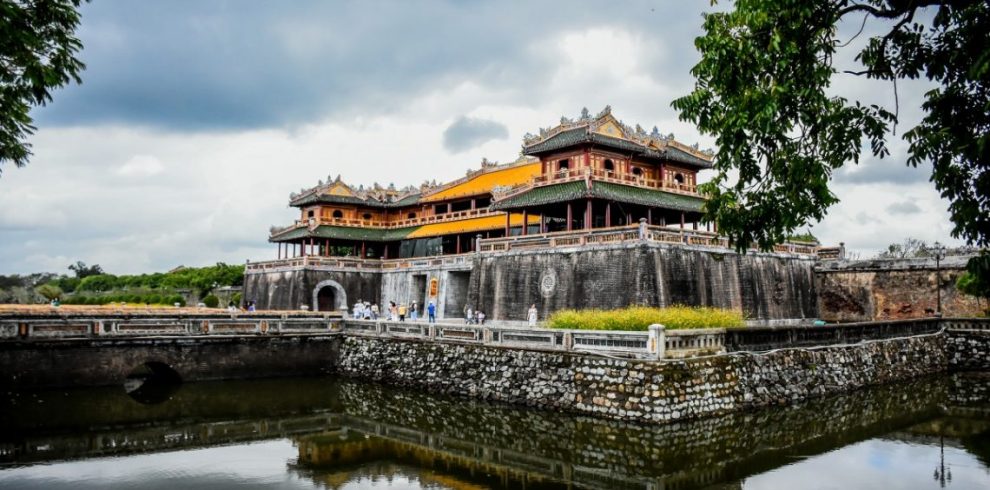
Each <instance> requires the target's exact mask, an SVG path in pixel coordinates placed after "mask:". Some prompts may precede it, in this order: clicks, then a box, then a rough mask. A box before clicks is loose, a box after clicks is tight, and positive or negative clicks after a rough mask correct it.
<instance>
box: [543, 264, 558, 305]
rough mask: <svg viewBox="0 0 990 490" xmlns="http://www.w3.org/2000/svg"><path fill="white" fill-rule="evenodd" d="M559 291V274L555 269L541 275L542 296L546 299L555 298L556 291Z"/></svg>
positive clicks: (545, 271) (547, 270)
mask: <svg viewBox="0 0 990 490" xmlns="http://www.w3.org/2000/svg"><path fill="white" fill-rule="evenodd" d="M556 290H557V272H556V271H554V270H553V269H546V270H544V271H543V274H541V275H540V294H542V295H543V297H544V298H549V297H551V296H553V293H554V291H556Z"/></svg>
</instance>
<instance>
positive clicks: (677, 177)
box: [674, 172, 684, 185]
mask: <svg viewBox="0 0 990 490" xmlns="http://www.w3.org/2000/svg"><path fill="white" fill-rule="evenodd" d="M674 182H677V185H684V174H682V173H679V172H678V173H676V174H674Z"/></svg>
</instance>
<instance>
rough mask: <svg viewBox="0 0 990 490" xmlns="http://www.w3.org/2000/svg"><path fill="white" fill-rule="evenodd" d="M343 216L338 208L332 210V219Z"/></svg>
mask: <svg viewBox="0 0 990 490" xmlns="http://www.w3.org/2000/svg"><path fill="white" fill-rule="evenodd" d="M343 217H344V213H343V212H342V211H341V210H339V209H337V210H334V212H333V219H340V218H343Z"/></svg>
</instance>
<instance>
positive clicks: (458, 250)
mask: <svg viewBox="0 0 990 490" xmlns="http://www.w3.org/2000/svg"><path fill="white" fill-rule="evenodd" d="M456 240H457V250H456V251H455V252H454V253H461V236H460V235H457V238H456Z"/></svg>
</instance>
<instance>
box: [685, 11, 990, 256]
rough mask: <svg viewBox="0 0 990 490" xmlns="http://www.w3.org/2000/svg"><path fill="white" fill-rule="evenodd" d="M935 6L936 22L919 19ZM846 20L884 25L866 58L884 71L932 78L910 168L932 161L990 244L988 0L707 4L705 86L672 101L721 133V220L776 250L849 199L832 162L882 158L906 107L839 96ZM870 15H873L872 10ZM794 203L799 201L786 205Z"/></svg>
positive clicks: (713, 197) (945, 188)
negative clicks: (717, 7)
mask: <svg viewBox="0 0 990 490" xmlns="http://www.w3.org/2000/svg"><path fill="white" fill-rule="evenodd" d="M925 7H934V16H933V17H931V19H930V20H924V21H922V20H918V19H919V18H920V17H923V16H918V15H917V14H918V13H919V11H920V10H921V9H923V8H925ZM844 19H849V20H850V21H853V20H855V22H856V24H857V25H858V24H859V23H860V22H863V23H866V22H867V21H878V22H885V23H887V24H885V25H887V26H889V29H887V30H886V32H884V33H882V34H881V35H877V36H875V37H873V38H871V39H869V40H868V42H867V43H866V47H865V48H863V49H862V50H861V51H860V52H859V53H858V54H857V56H856V60H857V61H858V62H859V63H861V64H862V68H863V69H862V70H857V71H853V72H846V73H851V74H852V75H856V76H864V77H867V78H872V79H877V80H889V81H891V82H894V83H896V80H898V79H914V78H926V79H928V80H930V81H933V82H935V83H936V84H937V85H938V88H936V89H934V90H932V91H930V92H928V93H927V94H926V96H925V102H924V104H923V106H922V109H923V110H924V112H925V117H924V119H923V120H922V122H921V123H920V124H919V125H917V126H916V127H914V128H911V129H910V130H909V131H907V132H906V133H905V135H904V137H905V138H906V139H907V141H908V142H909V143H910V150H909V151H910V157H909V160H908V162H907V163H908V164H909V165H915V166H917V165H918V164H920V163H921V162H923V161H931V162H932V163H933V173H932V181H933V182H934V184H935V188H936V189H937V190H938V191H939V192H941V194H942V196H943V197H945V198H947V199H948V200H949V202H950V207H949V212H950V216H951V219H952V221H953V224H954V228H953V231H952V234H953V236H955V237H958V238H962V239H964V240H965V241H966V242H967V243H970V244H974V245H977V246H987V245H990V142H988V140H987V134H988V129H990V6H988V4H987V3H986V2H984V1H927V0H919V1H914V0H860V1H858V2H854V1H851V0H822V1H815V2H806V1H801V0H737V1H736V2H734V4H733V8H732V10H730V11H728V12H720V13H710V14H706V15H705V20H704V30H705V34H704V35H702V36H701V37H699V38H698V39H697V40H696V41H695V45H696V47H697V48H698V50H699V51H700V52H701V56H702V59H701V61H700V62H699V63H698V64H697V65H696V66H695V67H694V68H693V69H692V74H693V75H694V76H695V77H696V79H697V81H696V84H695V88H694V90H693V91H692V92H691V93H690V94H688V95H686V96H684V97H681V98H679V99H677V100H675V101H674V102H673V106H674V107H675V108H676V109H678V110H679V111H680V113H681V114H680V117H681V119H683V120H686V121H690V122H693V123H694V124H696V125H697V126H698V128H699V130H700V131H702V132H703V133H705V134H710V135H713V136H714V137H715V139H716V143H717V153H716V156H715V170H716V175H715V177H714V178H713V179H712V180H711V181H710V182H708V183H706V184H705V185H703V186H702V187H701V190H702V191H703V192H705V193H707V194H708V195H709V196H710V200H709V201H708V203H707V204H706V206H705V211H706V213H707V214H708V216H709V218H710V219H711V220H713V221H716V222H717V223H718V226H719V230H720V231H721V232H723V233H725V234H726V235H728V236H729V238H730V240H731V241H732V242H733V243H734V244H735V245H736V246H737V247H739V248H745V247H747V246H749V245H750V244H752V243H755V244H757V245H759V246H760V247H761V248H769V247H770V246H772V245H773V243H774V242H777V241H780V240H782V239H783V238H784V237H786V236H787V235H788V234H790V233H791V232H793V230H794V229H795V228H797V227H798V226H801V225H803V224H805V223H807V222H809V221H815V220H821V219H822V218H823V217H824V215H825V211H826V210H827V209H828V207H829V206H831V205H832V204H835V203H836V202H837V199H836V197H835V195H834V194H833V193H832V192H831V190H830V189H829V181H830V179H831V176H832V172H833V171H834V170H836V169H838V168H840V167H841V166H842V165H844V164H846V163H847V162H858V161H859V159H860V157H861V148H862V147H863V144H864V143H866V144H868V148H869V151H870V152H871V153H872V154H873V155H875V156H878V157H881V158H882V157H885V156H887V155H888V154H889V152H888V150H887V147H886V138H887V137H888V134H889V133H890V130H891V129H892V128H891V125H892V124H893V123H895V121H896V118H895V115H894V112H896V110H894V111H893V112H892V111H891V110H890V109H889V108H885V107H880V106H876V105H864V104H862V103H860V102H859V101H849V100H847V99H844V98H842V97H836V96H832V95H829V94H828V88H829V86H830V83H831V82H832V80H833V77H834V76H836V74H837V73H838V68H837V67H836V66H835V65H834V57H835V55H836V52H837V49H839V48H840V47H842V46H843V45H844V44H845V41H844V40H840V39H838V38H837V28H836V26H837V25H838V23H839V22H840V21H842V20H844ZM860 19H861V20H860ZM781 203H786V204H787V205H786V206H782V205H781Z"/></svg>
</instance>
